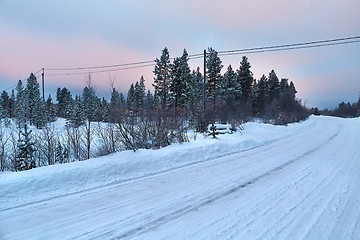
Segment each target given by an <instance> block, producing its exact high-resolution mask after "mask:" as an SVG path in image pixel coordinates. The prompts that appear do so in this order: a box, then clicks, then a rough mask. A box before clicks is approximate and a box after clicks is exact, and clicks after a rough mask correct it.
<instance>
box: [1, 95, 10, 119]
mask: <svg viewBox="0 0 360 240" xmlns="http://www.w3.org/2000/svg"><path fill="white" fill-rule="evenodd" d="M9 104H10V97H9V94H8V93H7V92H6V91H2V93H1V96H0V108H1V109H2V117H4V118H6V117H7V118H9V117H10V116H9Z"/></svg>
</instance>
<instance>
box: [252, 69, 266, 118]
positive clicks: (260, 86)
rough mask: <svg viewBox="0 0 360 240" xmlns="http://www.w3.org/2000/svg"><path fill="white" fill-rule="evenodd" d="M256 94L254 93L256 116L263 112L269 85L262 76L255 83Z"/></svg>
mask: <svg viewBox="0 0 360 240" xmlns="http://www.w3.org/2000/svg"><path fill="white" fill-rule="evenodd" d="M256 86H257V93H256V106H257V108H256V109H255V113H256V114H261V113H263V111H264V108H265V103H266V100H267V98H268V96H269V84H268V79H267V77H266V76H265V75H262V76H261V78H260V79H259V81H258V83H257V85H256Z"/></svg>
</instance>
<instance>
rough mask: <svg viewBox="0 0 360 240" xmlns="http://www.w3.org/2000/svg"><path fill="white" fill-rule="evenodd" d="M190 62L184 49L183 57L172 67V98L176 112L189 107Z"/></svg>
mask: <svg viewBox="0 0 360 240" xmlns="http://www.w3.org/2000/svg"><path fill="white" fill-rule="evenodd" d="M188 61H189V59H188V53H187V51H186V49H184V51H183V55H182V56H181V57H180V58H179V57H178V58H175V60H174V62H173V64H172V65H171V85H170V96H171V98H172V102H173V106H174V108H175V110H176V109H177V108H182V109H185V108H187V107H188V105H189V104H188V102H189V98H190V94H191V93H190V84H191V83H190V81H191V79H190V74H191V71H190V67H189V64H188Z"/></svg>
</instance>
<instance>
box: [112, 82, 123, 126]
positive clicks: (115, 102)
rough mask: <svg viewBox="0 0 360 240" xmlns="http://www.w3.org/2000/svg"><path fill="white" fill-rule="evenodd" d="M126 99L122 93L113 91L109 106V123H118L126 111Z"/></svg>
mask: <svg viewBox="0 0 360 240" xmlns="http://www.w3.org/2000/svg"><path fill="white" fill-rule="evenodd" d="M125 105H126V104H125V99H124V96H123V95H122V93H120V92H119V91H117V90H116V89H115V88H113V89H112V91H111V98H110V104H109V121H110V122H116V121H118V120H119V119H120V117H121V114H122V112H123V110H124V109H125Z"/></svg>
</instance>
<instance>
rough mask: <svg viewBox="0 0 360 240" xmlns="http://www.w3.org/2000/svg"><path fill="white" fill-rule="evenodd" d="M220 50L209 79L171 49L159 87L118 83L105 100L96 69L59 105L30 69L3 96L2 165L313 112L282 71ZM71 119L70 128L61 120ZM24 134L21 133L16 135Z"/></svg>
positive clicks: (152, 144)
mask: <svg viewBox="0 0 360 240" xmlns="http://www.w3.org/2000/svg"><path fill="white" fill-rule="evenodd" d="M223 67H224V66H223V65H222V61H221V59H220V57H219V56H218V53H217V52H216V50H214V49H212V48H209V49H208V51H207V58H206V79H205V81H204V75H203V74H202V73H201V71H200V68H199V67H198V68H197V69H195V70H191V69H190V65H189V55H188V53H187V51H186V50H185V49H184V51H183V54H182V56H180V57H176V58H170V53H169V50H168V49H167V48H164V49H163V51H162V54H161V56H160V58H159V59H156V60H155V67H154V71H153V73H154V79H153V84H152V86H153V87H154V92H153V93H152V91H151V90H150V89H146V87H145V79H144V77H140V79H139V80H138V81H136V82H135V83H133V84H131V85H130V87H129V90H128V92H127V93H126V95H124V94H123V93H121V92H119V91H118V90H117V89H115V88H114V87H112V90H111V94H110V98H109V100H107V99H105V98H102V99H101V98H99V97H98V96H97V95H96V91H95V89H94V88H93V86H92V85H91V77H92V76H91V75H90V74H89V75H88V76H87V80H88V83H87V85H86V86H85V87H84V89H83V91H82V94H81V95H75V96H73V95H72V94H71V92H70V91H69V90H68V89H67V88H65V87H63V88H60V87H59V88H58V89H57V91H56V103H53V102H52V97H51V96H49V97H48V98H47V100H46V101H45V102H44V101H43V100H42V98H41V97H40V91H39V83H38V81H37V79H36V77H35V76H34V74H30V76H29V78H28V79H27V81H26V83H23V82H22V81H21V80H19V82H18V84H17V86H16V89H15V91H14V90H13V91H11V92H10V93H8V92H6V91H3V92H2V93H1V96H0V107H1V108H0V110H1V111H0V113H1V114H0V116H1V124H0V164H1V166H0V167H1V170H16V171H19V170H26V169H30V168H33V167H38V166H43V165H51V164H55V163H64V162H68V161H74V160H85V159H89V158H91V157H95V156H101V155H106V154H110V153H113V152H116V151H121V150H130V149H131V150H134V151H135V150H137V149H139V148H160V147H164V146H166V145H169V144H171V143H174V142H184V141H188V137H187V132H188V130H189V129H193V130H196V131H199V132H203V131H205V129H206V126H207V125H208V124H210V123H215V122H219V123H220V122H221V123H231V124H233V125H235V126H234V127H236V125H239V124H241V123H243V122H245V121H249V120H251V119H254V118H258V119H262V120H263V121H265V122H270V123H274V124H287V123H290V122H295V121H300V120H303V119H305V118H306V117H307V116H308V110H307V109H306V108H305V107H304V106H303V105H302V104H301V101H300V100H298V99H297V98H296V89H295V85H294V83H293V82H291V81H290V82H289V80H288V79H286V78H281V79H279V78H278V77H277V75H276V73H275V71H274V70H272V71H271V72H270V73H269V74H268V76H266V75H263V76H262V77H261V78H260V79H259V80H256V79H255V78H254V77H253V73H252V71H251V64H250V62H249V60H248V58H247V57H245V56H244V57H243V58H242V59H241V61H240V63H239V67H238V69H236V68H234V66H232V65H229V66H227V67H226V69H223ZM57 119H58V121H57V122H59V121H60V122H63V123H64V124H63V128H64V129H63V130H62V129H59V128H57V127H55V125H54V124H55V121H56V120H57ZM14 132H15V133H17V134H14Z"/></svg>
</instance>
